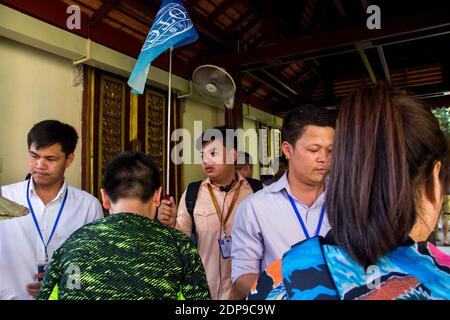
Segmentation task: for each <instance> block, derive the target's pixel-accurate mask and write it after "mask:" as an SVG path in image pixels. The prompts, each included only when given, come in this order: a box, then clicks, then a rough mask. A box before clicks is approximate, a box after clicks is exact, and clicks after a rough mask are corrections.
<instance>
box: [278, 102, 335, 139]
mask: <svg viewBox="0 0 450 320" xmlns="http://www.w3.org/2000/svg"><path fill="white" fill-rule="evenodd" d="M336 117H337V111H336V110H329V109H326V108H318V107H314V106H313V105H311V104H308V105H302V106H300V107H298V108H296V109H294V110H292V111H291V112H290V113H289V114H288V115H287V116H286V118H284V120H283V128H282V129H281V132H282V138H283V141H287V142H289V143H290V144H291V145H293V146H295V143H296V142H297V140H298V139H300V138H301V137H302V135H303V133H304V132H305V127H306V126H308V125H313V126H319V127H332V128H334V127H335V126H336Z"/></svg>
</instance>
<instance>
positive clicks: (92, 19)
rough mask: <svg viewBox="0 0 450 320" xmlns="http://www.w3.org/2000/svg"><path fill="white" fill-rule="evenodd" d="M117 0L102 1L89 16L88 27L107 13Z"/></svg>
mask: <svg viewBox="0 0 450 320" xmlns="http://www.w3.org/2000/svg"><path fill="white" fill-rule="evenodd" d="M117 2H118V0H108V1H105V2H103V4H102V6H101V7H100V8H99V9H98V10H97V11H96V12H95V13H94V15H93V16H92V17H90V18H89V27H90V28H91V29H93V28H95V26H96V25H97V24H98V23H99V22H100V21H101V20H102V19H103V17H104V16H106V15H107V14H108V12H109V11H111V9H112V8H113V7H114V5H115V4H116V3H117Z"/></svg>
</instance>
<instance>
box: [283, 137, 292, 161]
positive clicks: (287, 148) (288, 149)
mask: <svg viewBox="0 0 450 320" xmlns="http://www.w3.org/2000/svg"><path fill="white" fill-rule="evenodd" d="M281 151H283V154H284V156H285V157H286V159H288V160H291V157H292V152H293V148H292V145H291V144H290V143H289V142H287V141H283V143H282V144H281Z"/></svg>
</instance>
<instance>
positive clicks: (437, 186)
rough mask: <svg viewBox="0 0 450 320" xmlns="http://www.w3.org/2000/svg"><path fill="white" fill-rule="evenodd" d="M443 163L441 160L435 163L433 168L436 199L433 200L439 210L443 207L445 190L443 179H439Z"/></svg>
mask: <svg viewBox="0 0 450 320" xmlns="http://www.w3.org/2000/svg"><path fill="white" fill-rule="evenodd" d="M441 168H442V163H441V162H440V161H437V162H436V163H435V164H434V168H433V188H434V190H433V193H434V199H433V202H434V203H435V204H436V205H437V207H438V208H439V212H440V211H441V208H442V203H443V201H444V196H443V195H444V192H443V190H442V188H443V186H442V184H441V181H440V179H439V174H440V173H441Z"/></svg>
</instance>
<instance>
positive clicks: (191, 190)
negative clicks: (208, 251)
mask: <svg viewBox="0 0 450 320" xmlns="http://www.w3.org/2000/svg"><path fill="white" fill-rule="evenodd" d="M201 184H202V181H195V182H192V183H189V185H188V187H187V190H186V199H185V200H186V208H187V211H188V212H189V215H190V216H191V219H192V237H191V238H192V239H195V220H194V208H195V202H196V201H197V194H198V190H199V189H200V185H201ZM194 242H195V241H194Z"/></svg>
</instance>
